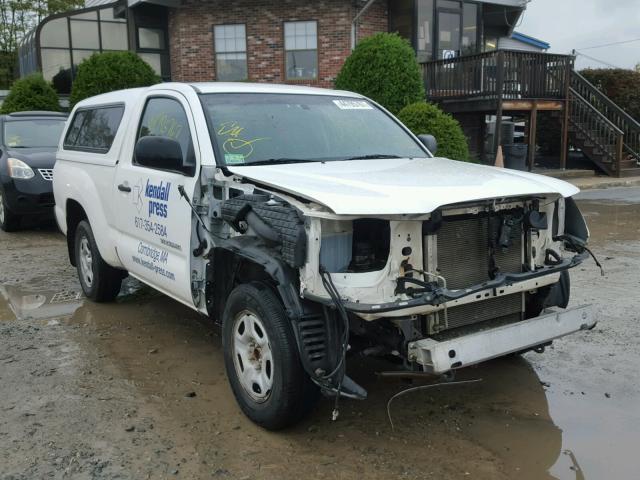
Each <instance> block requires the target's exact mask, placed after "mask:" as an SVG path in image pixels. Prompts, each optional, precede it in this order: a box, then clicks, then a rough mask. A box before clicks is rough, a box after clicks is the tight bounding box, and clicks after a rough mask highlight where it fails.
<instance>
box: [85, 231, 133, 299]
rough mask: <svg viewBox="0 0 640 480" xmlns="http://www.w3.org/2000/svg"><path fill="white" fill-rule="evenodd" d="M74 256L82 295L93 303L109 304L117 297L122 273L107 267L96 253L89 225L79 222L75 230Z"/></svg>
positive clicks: (98, 253)
mask: <svg viewBox="0 0 640 480" xmlns="http://www.w3.org/2000/svg"><path fill="white" fill-rule="evenodd" d="M75 255H76V267H77V269H78V278H79V279H80V286H81V287H82V291H83V292H84V294H85V295H86V296H87V297H88V298H90V299H91V300H93V301H94V302H110V301H112V300H113V299H115V298H116V297H117V296H118V292H120V286H121V285H122V278H123V272H122V271H121V270H118V269H117V268H113V267H112V266H110V265H108V264H107V263H106V262H105V261H104V260H103V259H102V256H101V255H100V252H99V251H98V245H97V244H96V240H95V238H94V236H93V230H91V225H89V222H87V221H86V220H83V221H81V222H80V223H79V224H78V227H77V228H76V234H75Z"/></svg>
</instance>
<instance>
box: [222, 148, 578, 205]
mask: <svg viewBox="0 0 640 480" xmlns="http://www.w3.org/2000/svg"><path fill="white" fill-rule="evenodd" d="M228 168H229V170H230V171H231V172H232V173H234V174H236V175H238V176H241V177H244V178H246V179H249V180H252V181H255V182H258V183H261V184H263V185H265V186H269V187H272V188H276V189H278V190H281V191H284V192H287V193H290V194H294V195H298V196H300V197H303V198H306V199H308V200H311V201H314V202H317V203H320V204H322V205H325V206H326V207H328V208H329V209H331V210H332V211H333V212H334V213H336V214H339V215H396V214H421V213H430V212H432V211H434V210H436V209H437V208H438V207H441V206H444V205H450V204H455V203H462V202H469V201H474V200H483V199H489V198H502V197H514V196H526V195H540V194H553V195H555V196H559V195H561V196H563V197H570V196H573V195H575V194H576V193H578V192H579V189H578V188H576V187H574V186H573V185H571V184H570V183H567V182H563V181H561V180H557V179H555V178H550V177H545V176H543V175H536V174H532V173H526V172H519V171H516V170H508V169H504V168H496V167H488V166H484V165H476V164H472V163H465V162H458V161H455V160H448V159H445V158H417V159H408V158H406V159H385V160H353V161H338V162H325V163H320V162H309V163H296V164H285V165H263V166H259V165H246V166H233V167H228Z"/></svg>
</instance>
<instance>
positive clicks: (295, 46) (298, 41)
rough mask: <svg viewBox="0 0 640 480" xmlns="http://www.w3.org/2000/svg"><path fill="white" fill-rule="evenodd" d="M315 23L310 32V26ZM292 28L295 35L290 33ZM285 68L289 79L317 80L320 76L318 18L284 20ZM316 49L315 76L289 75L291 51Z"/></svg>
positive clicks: (286, 76)
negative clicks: (302, 29)
mask: <svg viewBox="0 0 640 480" xmlns="http://www.w3.org/2000/svg"><path fill="white" fill-rule="evenodd" d="M311 25H313V27H314V28H313V30H312V32H311V33H309V30H308V28H309V26H311ZM301 26H304V33H301V34H299V33H298V32H299V31H300V30H299V28H300V27H301ZM290 28H293V29H294V33H293V35H289V34H288V33H289V32H288V31H287V30H289V29H290ZM283 30H284V56H285V58H284V70H285V78H286V79H287V80H317V79H318V78H319V73H318V70H319V68H320V67H319V65H320V60H319V58H318V21H317V20H302V21H294V22H284V29H283ZM310 51H314V52H315V54H316V68H315V75H313V76H289V65H288V60H289V52H310Z"/></svg>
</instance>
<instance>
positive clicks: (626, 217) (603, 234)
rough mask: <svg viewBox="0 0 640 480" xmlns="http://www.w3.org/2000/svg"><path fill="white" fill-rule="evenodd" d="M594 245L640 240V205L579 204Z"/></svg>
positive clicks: (589, 202)
mask: <svg viewBox="0 0 640 480" xmlns="http://www.w3.org/2000/svg"><path fill="white" fill-rule="evenodd" d="M578 205H579V206H580V210H581V211H582V214H583V215H584V217H585V219H586V220H587V225H588V226H589V231H590V233H591V239H590V240H589V242H590V243H591V244H592V245H604V244H606V243H607V242H611V241H615V242H625V241H639V240H640V204H621V203H611V202H608V203H596V202H594V201H580V202H578Z"/></svg>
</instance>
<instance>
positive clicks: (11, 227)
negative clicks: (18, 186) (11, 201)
mask: <svg viewBox="0 0 640 480" xmlns="http://www.w3.org/2000/svg"><path fill="white" fill-rule="evenodd" d="M19 226H20V217H18V216H16V215H14V214H13V213H11V211H10V210H9V206H8V205H7V199H6V198H5V195H4V190H3V189H2V188H0V229H2V230H4V231H5V232H15V231H16V230H17V229H18V227H19Z"/></svg>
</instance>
